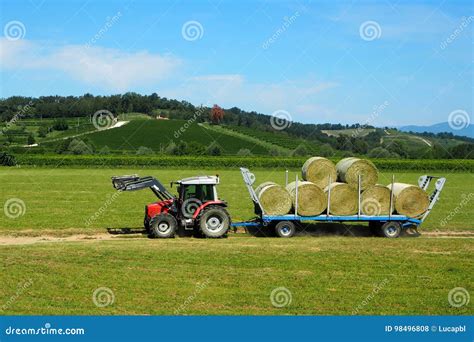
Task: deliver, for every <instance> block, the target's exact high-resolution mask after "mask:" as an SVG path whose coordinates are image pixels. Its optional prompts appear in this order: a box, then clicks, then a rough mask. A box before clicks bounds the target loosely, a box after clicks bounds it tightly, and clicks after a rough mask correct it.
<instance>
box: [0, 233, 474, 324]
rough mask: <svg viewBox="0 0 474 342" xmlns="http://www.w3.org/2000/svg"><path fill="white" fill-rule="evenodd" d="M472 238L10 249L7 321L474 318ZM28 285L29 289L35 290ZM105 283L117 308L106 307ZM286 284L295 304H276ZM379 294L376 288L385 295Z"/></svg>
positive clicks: (0, 251) (4, 303) (1, 305)
mask: <svg viewBox="0 0 474 342" xmlns="http://www.w3.org/2000/svg"><path fill="white" fill-rule="evenodd" d="M472 247H473V246H472V240H471V239H461V238H458V239H454V238H450V239H429V238H418V239H397V240H389V239H380V238H341V237H324V238H311V237H296V238H293V239H285V240H283V239H277V238H255V237H248V236H241V235H239V234H238V235H236V236H231V237H230V238H228V239H219V240H205V239H194V238H177V239H171V240H149V239H122V240H118V241H85V242H67V243H38V244H35V245H26V246H3V247H0V258H1V259H2V263H1V264H0V282H1V283H2V286H1V287H0V311H1V313H2V314H41V315H58V314H89V315H110V314H116V315H118V314H121V315H122V314H138V315H140V314H144V315H147V314H171V315H172V314H175V313H176V310H179V314H199V315H200V314H204V315H207V314H237V315H240V314H246V315H249V314H255V315H263V314H267V315H285V314H292V315H309V314H315V315H327V314H334V315H351V314H355V313H356V314H363V315H366V314H378V315H401V314H406V315H411V314H414V315H435V314H437V315H438V314H439V315H469V314H470V315H472V314H473V313H474V310H473V306H472V303H469V304H468V305H466V306H462V307H460V308H455V307H452V306H450V305H449V302H448V293H449V291H450V290H451V289H453V288H455V287H463V288H465V289H467V290H468V291H471V292H472V289H473V285H474V284H473V280H472V276H471V275H472V270H473V266H474V263H473V257H474V255H473V249H472ZM25 283H28V284H29V285H28V286H25V285H24V284H25ZM99 287H106V288H109V289H110V290H112V291H113V295H114V299H115V300H114V303H113V304H112V305H109V306H106V307H102V308H100V307H97V306H95V305H94V302H93V300H92V296H93V292H94V291H95V290H96V289H97V288H99ZM278 287H285V288H286V289H288V291H290V293H291V297H292V300H291V303H290V304H289V305H287V306H284V307H282V308H277V307H274V306H273V305H272V303H271V300H270V295H271V292H272V291H273V290H274V289H275V288H278ZM376 288H377V289H378V290H375V289H376Z"/></svg>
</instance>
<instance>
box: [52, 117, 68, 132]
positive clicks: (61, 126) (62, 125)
mask: <svg viewBox="0 0 474 342" xmlns="http://www.w3.org/2000/svg"><path fill="white" fill-rule="evenodd" d="M68 128H69V125H68V123H67V121H66V120H65V119H57V120H56V121H54V124H53V129H54V130H56V131H66V130H67V129H68Z"/></svg>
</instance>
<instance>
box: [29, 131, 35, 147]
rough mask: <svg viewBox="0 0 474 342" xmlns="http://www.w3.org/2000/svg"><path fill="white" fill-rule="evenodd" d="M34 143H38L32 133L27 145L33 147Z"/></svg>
mask: <svg viewBox="0 0 474 342" xmlns="http://www.w3.org/2000/svg"><path fill="white" fill-rule="evenodd" d="M34 143H36V140H35V137H34V136H33V134H32V133H30V135H28V141H27V144H28V145H33V144H34Z"/></svg>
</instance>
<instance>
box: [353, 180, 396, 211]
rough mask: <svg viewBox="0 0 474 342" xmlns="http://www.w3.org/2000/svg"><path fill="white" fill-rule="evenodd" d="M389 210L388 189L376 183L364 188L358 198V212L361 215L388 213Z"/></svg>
mask: <svg viewBox="0 0 474 342" xmlns="http://www.w3.org/2000/svg"><path fill="white" fill-rule="evenodd" d="M389 211H390V189H389V188H387V187H386V186H383V185H380V184H376V185H372V186H370V187H368V188H367V189H365V190H364V191H363V192H362V194H361V198H360V212H361V214H363V215H369V216H379V215H388V213H389Z"/></svg>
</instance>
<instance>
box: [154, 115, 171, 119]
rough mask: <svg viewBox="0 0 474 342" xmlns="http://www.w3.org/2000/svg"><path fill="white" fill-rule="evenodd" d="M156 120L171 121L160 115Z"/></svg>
mask: <svg viewBox="0 0 474 342" xmlns="http://www.w3.org/2000/svg"><path fill="white" fill-rule="evenodd" d="M156 120H169V118H165V117H164V116H161V115H158V116H157V117H156Z"/></svg>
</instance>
